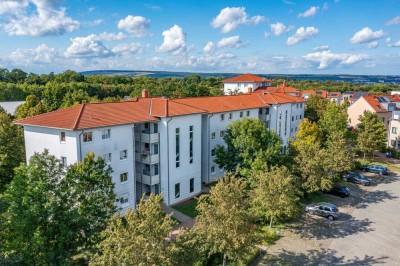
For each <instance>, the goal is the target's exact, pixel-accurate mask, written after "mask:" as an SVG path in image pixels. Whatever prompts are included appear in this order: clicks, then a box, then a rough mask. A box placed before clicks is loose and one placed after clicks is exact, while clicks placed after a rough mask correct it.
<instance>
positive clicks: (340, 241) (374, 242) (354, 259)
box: [321, 176, 400, 265]
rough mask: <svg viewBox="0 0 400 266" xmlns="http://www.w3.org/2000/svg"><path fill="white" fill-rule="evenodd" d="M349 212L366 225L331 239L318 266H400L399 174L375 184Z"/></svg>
mask: <svg viewBox="0 0 400 266" xmlns="http://www.w3.org/2000/svg"><path fill="white" fill-rule="evenodd" d="M351 215H352V216H353V219H355V220H358V221H369V223H368V225H367V227H368V228H366V230H360V231H359V232H357V233H355V234H348V235H346V236H344V237H342V238H336V239H334V240H333V241H332V243H331V244H330V246H329V250H328V253H327V256H325V257H323V259H322V261H321V265H332V264H341V263H343V262H347V263H345V264H346V265H348V264H352V265H376V264H385V265H400V177H399V176H397V177H390V178H388V179H387V180H386V181H385V182H384V183H382V184H380V185H378V186H377V187H375V189H374V190H373V191H372V192H371V193H369V194H368V195H367V197H366V198H365V199H364V200H363V201H362V202H361V203H360V204H359V206H358V208H357V209H356V210H355V211H354V212H353V213H352V214H351ZM342 226H346V224H343V225H342ZM329 254H334V256H330V255H329Z"/></svg>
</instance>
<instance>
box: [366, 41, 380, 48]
mask: <svg viewBox="0 0 400 266" xmlns="http://www.w3.org/2000/svg"><path fill="white" fill-rule="evenodd" d="M378 46H379V43H378V42H370V43H368V45H367V47H368V48H371V49H373V48H376V47H378Z"/></svg>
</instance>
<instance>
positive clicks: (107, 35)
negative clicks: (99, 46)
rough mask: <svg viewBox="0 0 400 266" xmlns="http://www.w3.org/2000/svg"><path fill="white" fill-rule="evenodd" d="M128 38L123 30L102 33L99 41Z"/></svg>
mask: <svg viewBox="0 0 400 266" xmlns="http://www.w3.org/2000/svg"><path fill="white" fill-rule="evenodd" d="M125 38H126V35H125V34H124V33H122V32H118V33H109V32H103V33H100V34H99V35H98V37H97V39H98V40H99V41H120V40H123V39H125Z"/></svg>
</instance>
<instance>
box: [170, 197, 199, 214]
mask: <svg viewBox="0 0 400 266" xmlns="http://www.w3.org/2000/svg"><path fill="white" fill-rule="evenodd" d="M196 206H197V199H191V200H188V201H185V202H183V203H181V204H178V205H175V206H173V207H172V208H173V209H175V210H177V211H179V212H181V213H183V214H186V215H187V216H190V217H192V218H194V217H196V216H197V214H198V212H197V211H196Z"/></svg>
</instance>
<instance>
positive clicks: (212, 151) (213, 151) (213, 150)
mask: <svg viewBox="0 0 400 266" xmlns="http://www.w3.org/2000/svg"><path fill="white" fill-rule="evenodd" d="M211 156H213V157H214V156H215V148H214V149H212V150H211Z"/></svg>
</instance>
